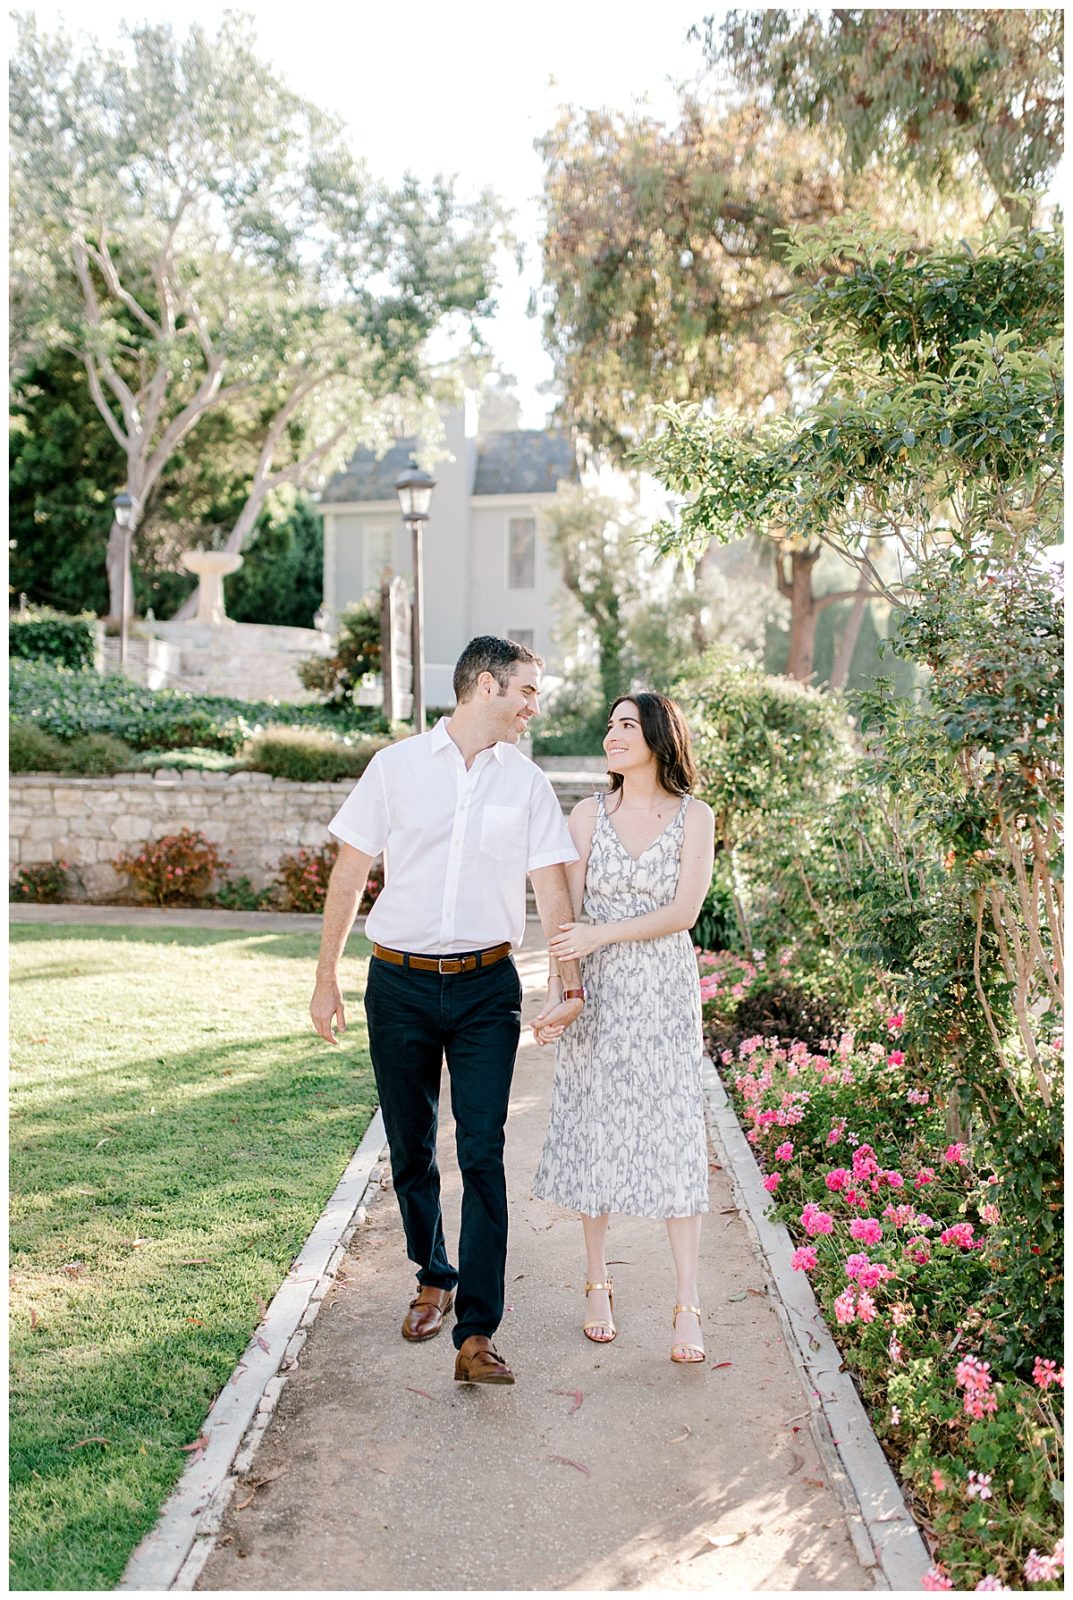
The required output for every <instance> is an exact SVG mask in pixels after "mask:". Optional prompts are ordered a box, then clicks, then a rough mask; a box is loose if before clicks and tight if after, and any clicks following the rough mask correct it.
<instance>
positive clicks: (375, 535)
mask: <svg viewBox="0 0 1073 1600" xmlns="http://www.w3.org/2000/svg"><path fill="white" fill-rule="evenodd" d="M394 532H395V529H394V527H393V525H392V524H391V523H390V522H367V523H366V524H365V529H364V535H365V537H364V543H363V559H362V592H363V593H364V594H368V593H369V592H370V590H375V591H376V592H377V593H379V590H380V584H381V582H382V580H383V576H384V568H385V567H390V566H391V554H392V543H393V536H394Z"/></svg>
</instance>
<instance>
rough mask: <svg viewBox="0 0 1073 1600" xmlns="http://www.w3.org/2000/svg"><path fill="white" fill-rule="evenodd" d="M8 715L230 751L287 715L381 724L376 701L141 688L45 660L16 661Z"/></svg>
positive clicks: (334, 724) (139, 746)
mask: <svg viewBox="0 0 1073 1600" xmlns="http://www.w3.org/2000/svg"><path fill="white" fill-rule="evenodd" d="M10 706H11V715H12V716H13V717H16V718H20V719H22V720H23V721H25V722H32V723H34V724H35V725H36V726H37V727H39V728H43V729H45V731H46V732H48V733H51V734H55V735H56V736H57V738H60V739H73V738H75V737H76V736H77V735H78V734H80V733H110V734H112V735H114V737H116V738H117V739H124V740H125V741H126V742H127V743H128V744H129V745H131V746H133V748H134V749H135V750H165V749H170V750H175V749H192V748H206V749H211V750H222V751H224V752H225V753H227V754H234V752H235V751H236V750H238V749H239V748H240V746H241V745H243V744H244V743H245V742H246V740H247V739H249V738H250V737H251V735H252V734H253V733H255V732H256V731H257V729H258V728H259V727H261V726H264V725H265V724H270V723H276V722H284V723H288V724H296V723H300V724H302V725H304V726H307V727H308V726H314V727H322V728H329V729H332V730H334V731H338V732H340V733H364V732H370V733H371V732H380V731H382V730H383V729H384V728H385V727H386V723H385V722H384V719H383V716H382V715H381V713H380V712H379V711H378V710H376V709H375V708H373V707H365V706H362V707H357V706H352V705H349V706H345V707H341V708H339V709H336V710H329V708H328V707H326V706H298V705H288V704H287V703H286V702H281V701H278V700H232V699H228V698H226V697H224V696H220V695H195V694H185V693H180V692H179V691H178V690H175V689H144V688H142V687H141V686H140V685H139V684H136V683H132V682H131V681H130V679H129V678H124V677H121V676H119V675H118V674H109V675H103V674H101V673H97V672H72V671H70V670H69V669H67V668H64V667H58V666H54V665H53V664H52V663H51V662H44V661H13V662H12V663H11V679H10Z"/></svg>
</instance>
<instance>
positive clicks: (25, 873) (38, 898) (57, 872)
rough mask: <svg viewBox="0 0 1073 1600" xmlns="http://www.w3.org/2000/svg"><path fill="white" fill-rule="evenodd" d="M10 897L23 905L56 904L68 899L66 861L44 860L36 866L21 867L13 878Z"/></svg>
mask: <svg viewBox="0 0 1073 1600" xmlns="http://www.w3.org/2000/svg"><path fill="white" fill-rule="evenodd" d="M8 898H9V899H10V900H12V901H16V902H19V903H20V904H22V905H30V904H32V905H39V906H54V905H59V903H60V901H61V900H66V899H67V863H66V861H42V862H41V863H40V865H39V866H36V867H19V868H18V869H17V871H16V873H15V876H14V877H13V878H12V880H11V887H10V890H9V893H8Z"/></svg>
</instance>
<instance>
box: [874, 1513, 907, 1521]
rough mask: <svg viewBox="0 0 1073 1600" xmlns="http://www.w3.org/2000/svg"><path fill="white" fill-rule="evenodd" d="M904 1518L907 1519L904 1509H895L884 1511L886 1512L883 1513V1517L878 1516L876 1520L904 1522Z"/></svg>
mask: <svg viewBox="0 0 1073 1600" xmlns="http://www.w3.org/2000/svg"><path fill="white" fill-rule="evenodd" d="M904 1519H905V1512H904V1511H897V1510H895V1511H884V1513H883V1515H882V1516H881V1517H877V1518H876V1521H877V1522H902V1521H904Z"/></svg>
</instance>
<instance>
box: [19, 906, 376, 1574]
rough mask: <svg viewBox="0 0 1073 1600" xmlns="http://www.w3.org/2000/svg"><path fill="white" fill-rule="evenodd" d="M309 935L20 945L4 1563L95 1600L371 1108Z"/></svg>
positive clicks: (67, 939)
mask: <svg viewBox="0 0 1073 1600" xmlns="http://www.w3.org/2000/svg"><path fill="white" fill-rule="evenodd" d="M350 948H351V956H352V957H353V955H354V954H357V955H359V956H360V957H361V960H360V962H358V961H355V960H353V959H350V960H349V961H348V963H347V968H346V974H345V978H346V980H347V985H348V986H347V1002H348V1004H347V1012H348V1021H349V1024H350V1026H349V1028H348V1032H347V1035H346V1039H347V1042H346V1044H345V1045H344V1046H343V1047H342V1048H341V1049H336V1050H333V1049H332V1048H330V1047H329V1046H328V1045H326V1044H325V1043H324V1042H323V1041H321V1040H319V1039H318V1038H317V1037H316V1035H315V1034H314V1033H313V1031H312V1027H311V1025H310V1023H309V1020H308V1013H307V1006H308V1003H309V996H310V992H311V989H312V981H313V969H314V962H315V957H316V949H317V940H316V938H315V936H313V935H312V934H283V933H279V934H277V933H246V932H242V931H238V930H234V931H232V930H228V931H226V932H218V931H216V930H211V931H209V930H205V929H197V928H190V929H181V930H174V931H173V930H171V929H166V928H165V929H157V928H154V929H146V930H136V929H127V928H123V929H113V928H98V927H62V928H61V927H45V926H40V925H18V924H16V925H14V926H13V928H12V943H11V1082H12V1122H11V1191H12V1197H11V1256H12V1260H11V1272H12V1280H11V1321H12V1327H11V1355H12V1392H11V1457H12V1488H11V1513H10V1515H11V1556H12V1577H11V1582H12V1587H14V1588H16V1589H107V1588H111V1587H112V1586H113V1585H114V1584H115V1583H116V1582H117V1580H118V1579H119V1576H120V1574H121V1573H122V1570H123V1567H124V1564H125V1562H126V1560H127V1557H128V1555H129V1554H130V1551H131V1550H132V1549H133V1547H134V1545H135V1544H136V1543H137V1542H138V1540H139V1539H140V1538H141V1537H142V1535H143V1534H145V1533H146V1531H147V1530H148V1529H149V1528H151V1527H152V1525H153V1523H154V1521H155V1519H156V1515H157V1512H158V1510H159V1508H160V1505H161V1504H162V1502H163V1501H164V1499H165V1498H166V1496H167V1494H168V1493H169V1491H170V1490H171V1488H172V1486H173V1485H174V1483H175V1481H176V1479H177V1478H178V1476H179V1474H180V1472H181V1471H182V1469H183V1466H184V1464H185V1462H186V1460H187V1456H186V1454H184V1452H183V1448H182V1447H183V1446H184V1445H189V1444H191V1443H192V1442H193V1441H194V1440H195V1439H196V1438H197V1436H198V1432H199V1428H200V1424H201V1422H202V1420H203V1418H204V1416H205V1413H206V1412H207V1410H208V1408H209V1406H210V1405H211V1404H212V1401H213V1400H214V1398H215V1396H216V1394H217V1393H218V1392H219V1390H220V1388H221V1387H222V1385H223V1384H224V1383H225V1382H226V1380H227V1378H228V1377H229V1376H230V1374H231V1372H232V1370H233V1368H234V1365H235V1363H236V1361H237V1360H238V1358H239V1356H240V1355H241V1353H242V1351H243V1350H244V1348H245V1346H246V1344H247V1343H248V1341H249V1338H250V1334H251V1332H252V1330H253V1328H254V1326H255V1324H256V1323H257V1322H258V1320H259V1318H260V1309H259V1306H258V1298H259V1297H260V1299H261V1300H262V1301H265V1302H267V1301H268V1300H269V1299H271V1297H272V1295H273V1294H274V1292H275V1290H276V1289H277V1287H278V1286H279V1284H280V1282H281V1280H282V1278H283V1276H284V1274H285V1273H286V1271H287V1269H288V1267H289V1266H290V1263H291V1261H292V1260H293V1258H294V1256H295V1255H296V1254H297V1252H298V1250H299V1249H300V1248H301V1245H302V1243H303V1241H304V1239H305V1237H306V1235H307V1233H308V1232H309V1229H310V1228H311V1226H312V1224H313V1222H314V1221H315V1220H316V1217H317V1216H318V1214H319V1213H320V1210H321V1208H322V1207H323V1205H324V1202H325V1201H326V1200H327V1198H328V1196H329V1195H330V1194H331V1192H332V1190H333V1189H334V1188H335V1186H336V1184H337V1182H338V1180H339V1177H340V1175H341V1173H342V1171H343V1168H344V1167H345V1165H346V1163H347V1161H348V1160H349V1158H350V1156H351V1154H352V1152H353V1150H354V1148H355V1146H356V1145H357V1143H358V1141H359V1140H360V1138H361V1136H362V1134H363V1133H364V1131H365V1129H366V1127H367V1125H368V1123H369V1120H370V1118H371V1116H372V1112H373V1109H374V1107H375V1090H374V1087H373V1082H372V1072H371V1068H370V1066H369V1061H368V1051H367V1047H366V1037H365V1018H364V1012H363V1009H362V1006H361V1004H360V1001H359V999H358V993H360V990H359V991H358V992H355V991H354V990H353V989H352V988H351V987H350V985H351V984H354V983H358V984H360V983H363V982H364V962H365V958H366V957H367V956H368V953H369V948H370V947H369V946H368V945H367V944H365V943H364V941H358V940H354V941H352V944H351V947H350Z"/></svg>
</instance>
